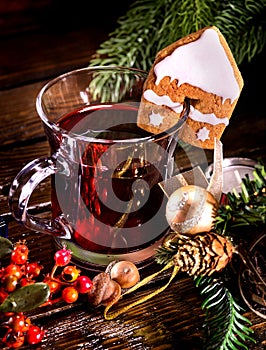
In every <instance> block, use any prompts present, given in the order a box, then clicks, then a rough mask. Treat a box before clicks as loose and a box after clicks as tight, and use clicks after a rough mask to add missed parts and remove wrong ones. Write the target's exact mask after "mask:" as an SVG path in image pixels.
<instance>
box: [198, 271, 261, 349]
mask: <svg viewBox="0 0 266 350" xmlns="http://www.w3.org/2000/svg"><path fill="white" fill-rule="evenodd" d="M194 281H195V283H196V286H197V287H198V288H199V289H200V293H201V295H202V296H203V297H204V301H203V303H202V309H203V310H206V318H205V327H206V329H207V333H208V337H207V340H206V344H205V346H204V349H205V350H212V349H217V350H218V349H219V350H237V349H239V348H242V349H246V350H248V347H247V345H245V343H246V342H248V341H251V342H254V343H255V342H256V341H255V340H254V338H253V337H252V336H251V334H252V333H253V330H252V329H251V328H250V327H249V325H251V322H250V321H249V320H248V319H247V318H246V317H244V316H243V315H242V314H241V313H243V311H244V310H243V309H242V308H241V307H240V306H239V305H238V304H237V302H236V301H235V300H234V298H233V296H232V294H231V293H230V292H229V290H228V289H227V288H225V286H224V284H223V282H222V281H221V280H218V279H213V278H212V277H203V276H200V277H195V278H194Z"/></svg>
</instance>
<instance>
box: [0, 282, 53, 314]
mask: <svg viewBox="0 0 266 350" xmlns="http://www.w3.org/2000/svg"><path fill="white" fill-rule="evenodd" d="M49 294H50V289H49V286H48V284H46V283H43V282H37V283H33V284H29V285H26V286H24V287H21V288H19V289H17V290H15V291H14V292H13V293H11V294H9V295H8V297H7V298H6V299H5V300H4V302H3V303H2V304H1V305H0V312H25V311H30V310H33V309H35V308H37V307H38V306H40V305H42V304H43V303H44V302H45V301H46V300H47V299H48V297H49Z"/></svg>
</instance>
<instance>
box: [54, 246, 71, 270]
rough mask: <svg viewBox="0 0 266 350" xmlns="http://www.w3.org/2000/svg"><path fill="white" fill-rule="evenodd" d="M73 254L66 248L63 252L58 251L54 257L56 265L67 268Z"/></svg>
mask: <svg viewBox="0 0 266 350" xmlns="http://www.w3.org/2000/svg"><path fill="white" fill-rule="evenodd" d="M71 254H72V252H71V250H68V249H66V248H65V247H64V248H63V249H61V250H58V251H57V252H56V253H55V255H54V259H55V263H56V265H58V266H66V265H67V264H68V263H69V262H70V260H71Z"/></svg>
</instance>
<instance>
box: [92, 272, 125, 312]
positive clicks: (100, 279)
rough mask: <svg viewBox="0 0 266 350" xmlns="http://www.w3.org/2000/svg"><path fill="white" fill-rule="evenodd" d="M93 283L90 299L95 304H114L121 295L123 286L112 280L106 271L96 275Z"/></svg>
mask: <svg viewBox="0 0 266 350" xmlns="http://www.w3.org/2000/svg"><path fill="white" fill-rule="evenodd" d="M92 283H93V284H92V288H91V289H90V290H89V292H88V301H89V303H90V304H92V305H93V306H98V305H108V304H110V303H112V304H114V303H115V302H116V301H118V299H119V298H120V296H121V286H120V285H119V284H118V283H117V282H115V281H112V280H111V278H110V275H109V274H108V273H106V272H101V273H99V274H98V275H96V276H95V277H94V278H93V280H92Z"/></svg>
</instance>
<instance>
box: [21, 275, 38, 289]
mask: <svg viewBox="0 0 266 350" xmlns="http://www.w3.org/2000/svg"><path fill="white" fill-rule="evenodd" d="M33 283H35V281H34V280H33V279H31V278H27V277H23V278H21V280H20V281H19V284H20V287H24V286H27V285H29V284H33Z"/></svg>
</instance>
